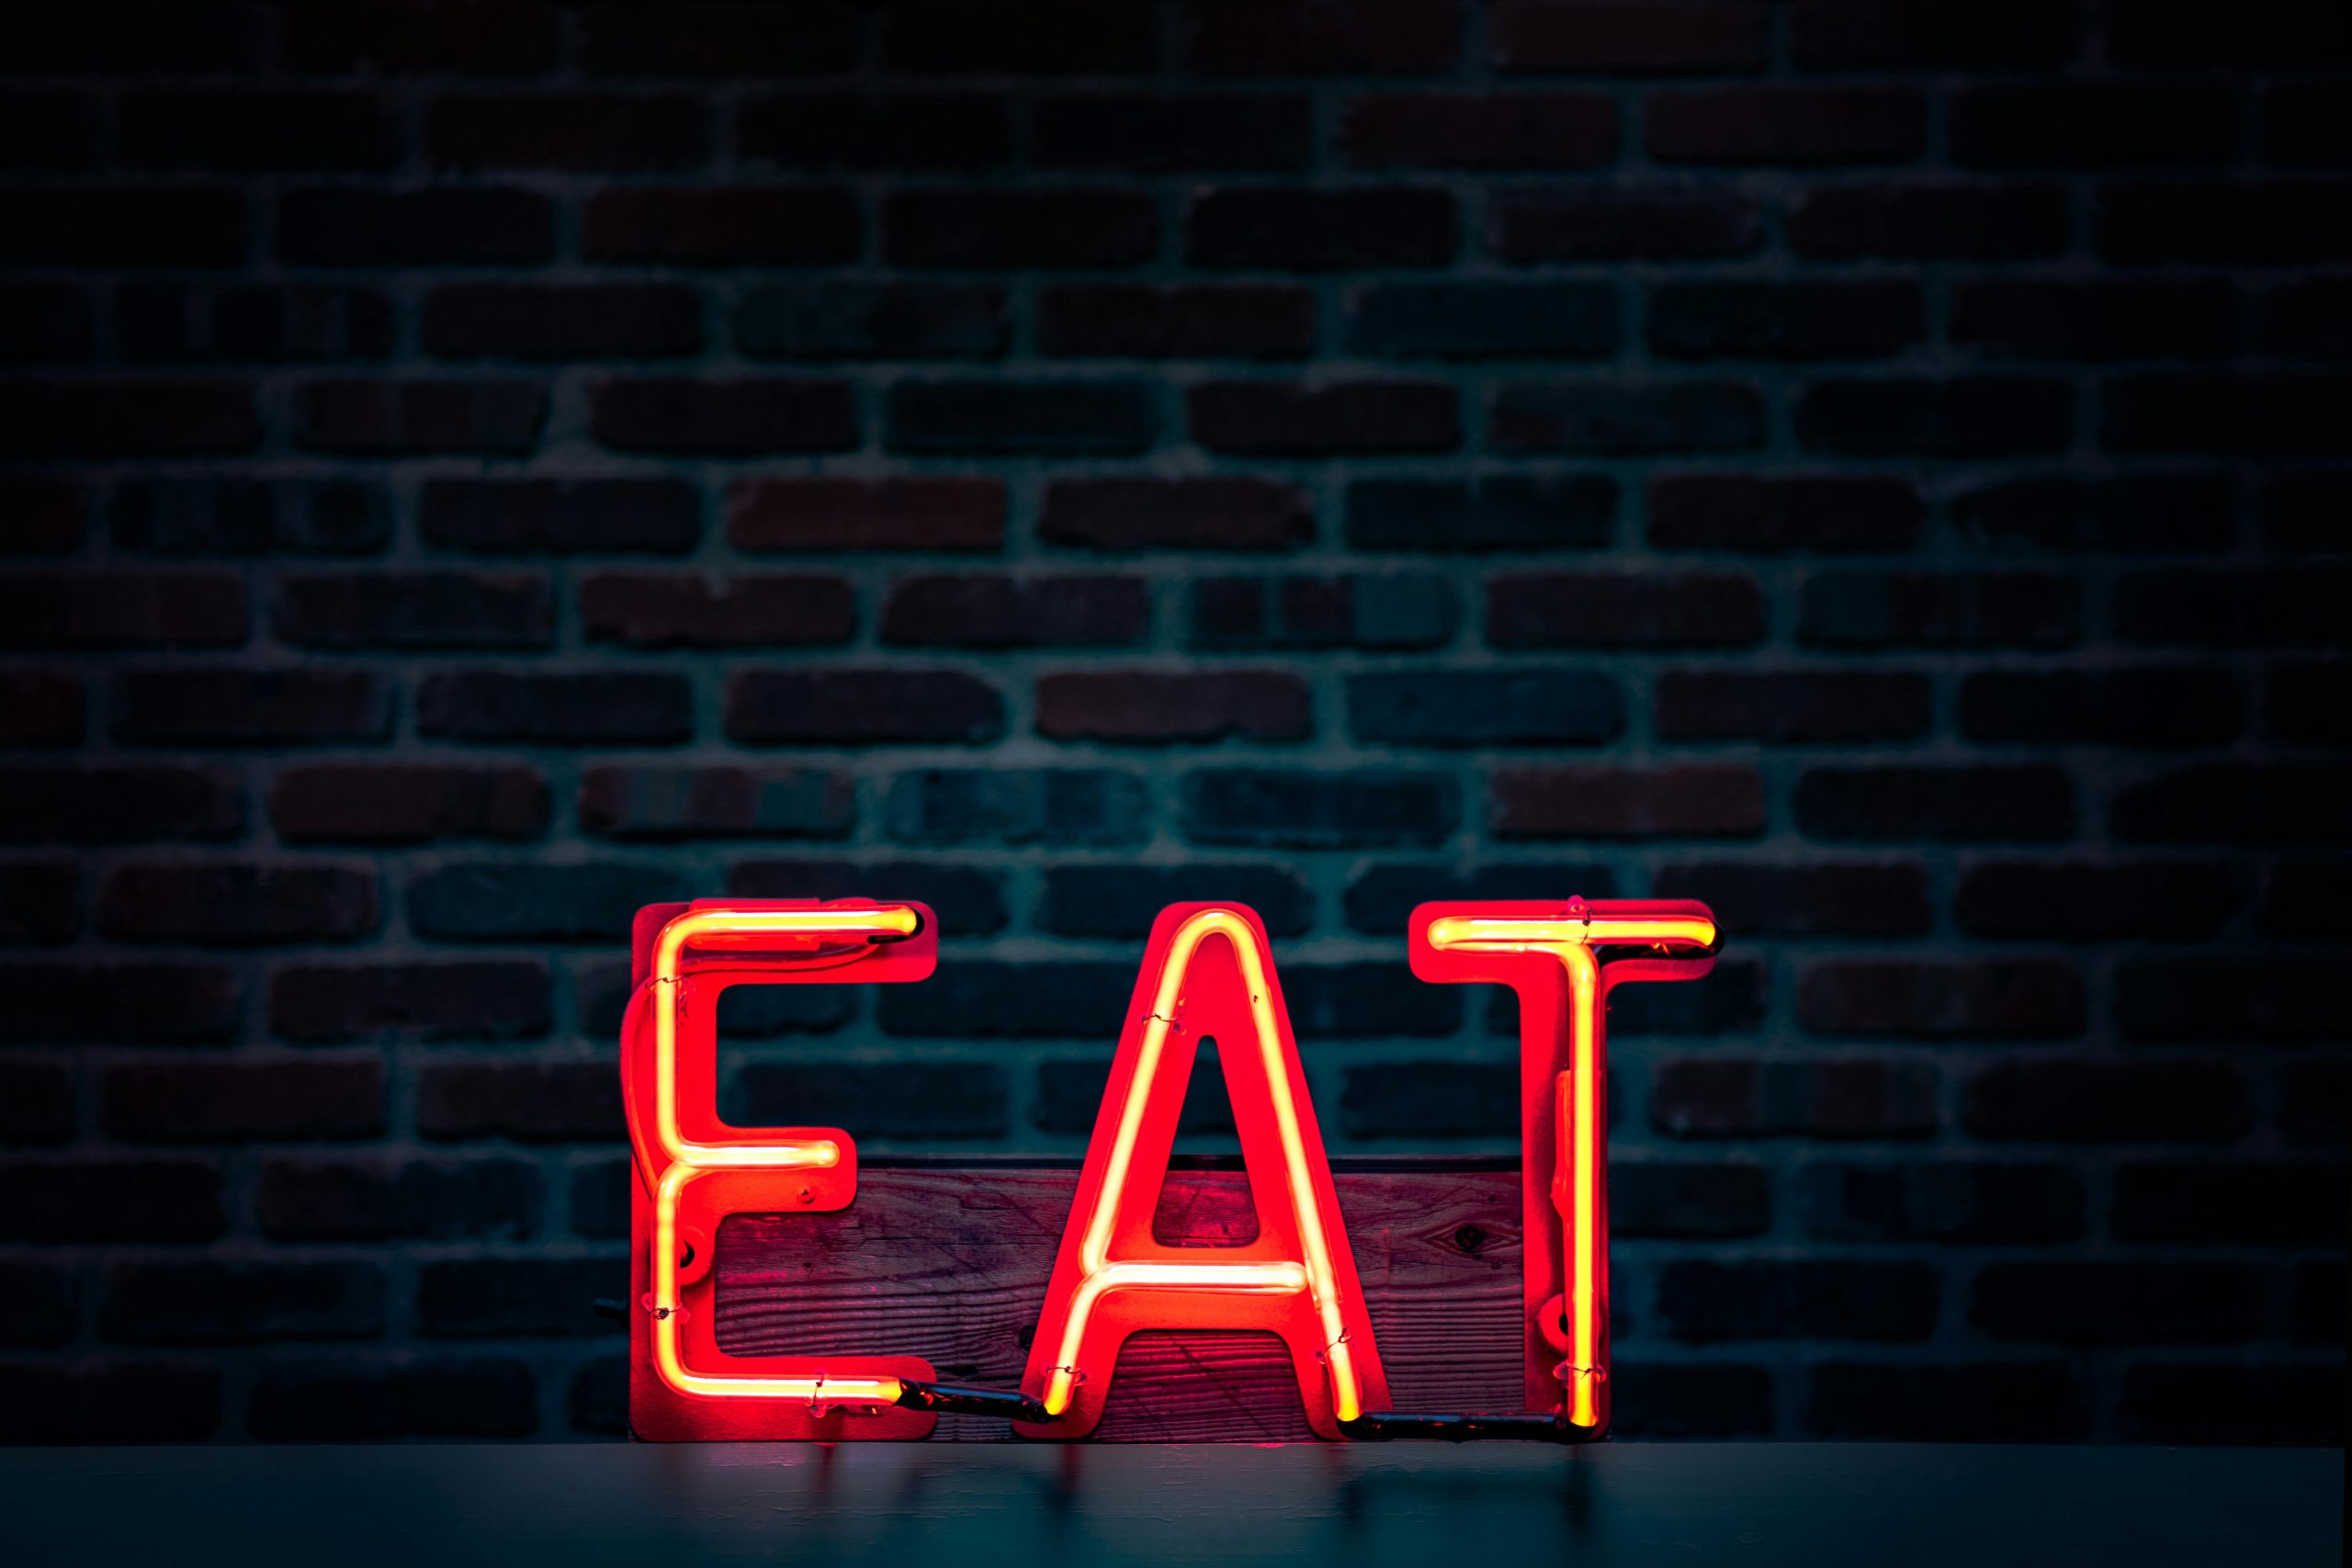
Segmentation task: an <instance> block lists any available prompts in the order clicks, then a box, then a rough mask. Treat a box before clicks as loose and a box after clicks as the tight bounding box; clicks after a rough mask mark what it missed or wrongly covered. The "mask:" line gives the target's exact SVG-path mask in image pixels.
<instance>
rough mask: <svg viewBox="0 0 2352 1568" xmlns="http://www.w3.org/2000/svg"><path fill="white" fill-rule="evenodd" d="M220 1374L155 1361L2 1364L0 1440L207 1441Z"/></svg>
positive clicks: (216, 1423)
mask: <svg viewBox="0 0 2352 1568" xmlns="http://www.w3.org/2000/svg"><path fill="white" fill-rule="evenodd" d="M220 1383H221V1379H220V1372H219V1371H217V1370H215V1369H213V1368H210V1367H201V1366H191V1365H185V1364H176V1363H169V1362H153V1361H122V1360H106V1361H87V1360H75V1361H69V1362H57V1361H43V1362H35V1361H25V1362H17V1363H15V1364H0V1439H6V1441H9V1442H12V1443H41V1444H59V1443H187V1442H201V1441H203V1440H204V1439H206V1438H209V1437H211V1436H213V1435H214V1434H215V1433H216V1432H217V1431H219V1429H220Z"/></svg>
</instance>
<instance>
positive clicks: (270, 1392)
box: [245, 1356, 539, 1442]
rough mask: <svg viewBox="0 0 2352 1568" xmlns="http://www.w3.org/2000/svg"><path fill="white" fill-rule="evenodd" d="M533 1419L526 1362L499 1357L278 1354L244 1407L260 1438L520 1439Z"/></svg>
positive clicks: (533, 1385)
mask: <svg viewBox="0 0 2352 1568" xmlns="http://www.w3.org/2000/svg"><path fill="white" fill-rule="evenodd" d="M538 1424H539V1416H538V1391H537V1382H534V1380H533V1378H532V1376H531V1369H530V1366H529V1365H528V1363H526V1362H524V1361H520V1360H516V1359H510V1358H506V1357H466V1358H462V1359H444V1358H438V1357H435V1358H408V1357H401V1358H397V1359H384V1358H377V1357H370V1358H368V1359H363V1360H360V1361H357V1362H356V1363H355V1361H354V1360H353V1359H351V1358H349V1357H342V1356H339V1357H336V1358H335V1359H333V1360H330V1361H317V1362H297V1363H288V1362H284V1361H277V1362H273V1363H271V1364H270V1365H268V1366H266V1367H265V1368H264V1369H263V1370H262V1371H261V1372H260V1373H259V1375H258V1377H257V1378H256V1380H255V1382H254V1390H253V1400H252V1403H251V1404H249V1405H248V1406H247V1407H246V1413H245V1429H246V1431H247V1432H248V1433H250V1434H251V1435H252V1436H253V1437H254V1438H260V1439H261V1440H263V1441H265V1442H322V1441H326V1442H380V1441H383V1440H385V1439H388V1438H476V1439H480V1438H527V1437H529V1436H530V1435H531V1434H532V1433H533V1432H535V1431H537V1429H538Z"/></svg>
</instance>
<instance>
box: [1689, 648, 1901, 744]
mask: <svg viewBox="0 0 2352 1568" xmlns="http://www.w3.org/2000/svg"><path fill="white" fill-rule="evenodd" d="M1759 635H1760V633H1759ZM1929 708H1930V704H1929V696H1928V682H1927V678H1926V677H1925V676H1921V675H1916V674H1906V673H1902V672H1898V671H1863V670H1851V671H1847V670H1838V671H1786V672H1780V673H1764V672H1760V671H1759V672H1753V673H1751V672H1747V671H1736V670H1668V671H1661V672H1660V673H1659V675H1658V677H1657V683H1656V686H1655V688H1654V695H1653V705H1652V723H1653V725H1654V727H1655V728H1656V730H1657V735H1658V737H1659V738H1660V739H1667V740H1760V741H1763V742H1765V743H1767V744H1772V745H1787V744H1808V743H1813V742H1818V741H1866V740H1912V739H1917V738H1919V737H1920V736H1923V735H1925V734H1926V733H1927V732H1928V715H1929Z"/></svg>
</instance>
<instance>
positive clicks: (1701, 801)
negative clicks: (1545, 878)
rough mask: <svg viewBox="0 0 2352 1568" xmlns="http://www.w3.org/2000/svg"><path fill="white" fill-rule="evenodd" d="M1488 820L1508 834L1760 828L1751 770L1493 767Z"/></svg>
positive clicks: (1744, 834) (1723, 833)
mask: <svg viewBox="0 0 2352 1568" xmlns="http://www.w3.org/2000/svg"><path fill="white" fill-rule="evenodd" d="M1487 828H1488V829H1489V830H1491V831H1492V832H1494V833H1495V834H1497V835H1498V836H1499V837H1501V838H1505V839H1653V838H1677V837H1687V838H1699V839H1723V838H1731V839H1745V838H1753V837H1755V836H1756V835H1757V834H1758V833H1761V832H1762V831H1763V830H1764V785H1763V781H1762V780H1761V779H1759V778H1758V776H1757V773H1756V771H1755V770H1754V769H1752V768H1743V767H1708V766H1682V767H1668V768H1656V769H1637V768H1613V767H1577V768H1498V769H1497V770H1496V771H1495V773H1494V775H1493V777H1492V779H1491V781H1490V783H1489V786H1488V795H1487Z"/></svg>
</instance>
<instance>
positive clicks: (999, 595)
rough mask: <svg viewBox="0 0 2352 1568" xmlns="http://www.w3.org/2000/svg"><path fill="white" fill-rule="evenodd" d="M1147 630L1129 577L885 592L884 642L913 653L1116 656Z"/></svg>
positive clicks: (963, 582) (920, 586)
mask: <svg viewBox="0 0 2352 1568" xmlns="http://www.w3.org/2000/svg"><path fill="white" fill-rule="evenodd" d="M1150 623H1151V602H1150V593H1149V589H1148V585H1147V584H1146V583H1145V582H1143V581H1141V580H1140V579H1137V578H1132V577H1022V578H1015V577H980V576H958V577H905V578H900V579H899V581H896V582H893V583H892V584H891V585H890V592H889V597H888V600H887V601H886V602H885V604H884V605H883V610H882V626H881V632H882V640H883V641H884V642H886V643H891V644H895V645H899V646H902V647H917V648H925V647H928V648H985V649H999V648H1115V647H1122V646H1125V645H1127V644H1131V643H1136V642H1140V641H1142V640H1143V637H1144V634H1145V633H1146V631H1147V630H1148V628H1149V626H1150Z"/></svg>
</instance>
